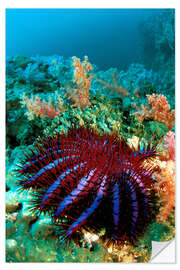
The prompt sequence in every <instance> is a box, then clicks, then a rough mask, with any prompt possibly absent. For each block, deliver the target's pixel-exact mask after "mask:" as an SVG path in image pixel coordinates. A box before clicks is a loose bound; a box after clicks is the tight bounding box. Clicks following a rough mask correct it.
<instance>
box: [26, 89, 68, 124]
mask: <svg viewBox="0 0 180 270" xmlns="http://www.w3.org/2000/svg"><path fill="white" fill-rule="evenodd" d="M57 99H58V100H57V101H58V102H57V104H58V105H57V108H55V107H54V106H53V105H52V101H51V99H50V98H49V101H48V102H46V101H44V100H41V99H40V97H39V96H38V95H37V96H33V95H32V96H31V98H28V97H27V96H26V95H25V93H24V94H23V96H22V100H21V104H22V107H27V109H28V112H27V113H26V115H27V116H28V119H29V120H32V119H34V115H35V116H36V117H38V116H40V117H41V118H45V117H46V116H47V117H49V118H51V119H53V118H54V117H55V116H59V115H60V113H61V112H62V111H64V108H63V105H62V101H61V98H60V97H59V96H58V98H57Z"/></svg>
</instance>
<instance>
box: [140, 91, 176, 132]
mask: <svg viewBox="0 0 180 270" xmlns="http://www.w3.org/2000/svg"><path fill="white" fill-rule="evenodd" d="M147 98H148V103H149V104H148V105H141V109H142V112H138V113H136V115H137V116H138V117H139V120H140V121H141V122H142V121H143V120H144V119H146V118H150V119H153V120H154V121H157V122H160V123H164V124H165V125H166V126H167V127H168V128H169V129H172V128H173V126H174V122H175V110H170V106H169V104H168V101H167V98H166V97H165V96H164V95H155V94H153V95H147ZM137 109H138V108H137Z"/></svg>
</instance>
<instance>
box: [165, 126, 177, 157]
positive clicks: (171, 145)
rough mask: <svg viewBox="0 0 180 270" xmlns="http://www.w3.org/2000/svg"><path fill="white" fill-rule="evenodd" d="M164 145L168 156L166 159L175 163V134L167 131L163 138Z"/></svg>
mask: <svg viewBox="0 0 180 270" xmlns="http://www.w3.org/2000/svg"><path fill="white" fill-rule="evenodd" d="M164 143H165V146H166V150H167V153H168V155H169V158H168V159H171V160H173V161H175V134H174V132H172V131H169V132H168V133H167V134H166V136H165V137H164Z"/></svg>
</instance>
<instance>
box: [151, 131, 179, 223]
mask: <svg viewBox="0 0 180 270" xmlns="http://www.w3.org/2000/svg"><path fill="white" fill-rule="evenodd" d="M164 146H165V154H164V153H163V155H162V156H161V155H160V156H159V159H158V160H157V164H158V166H159V172H155V173H154V176H155V177H156V180H157V183H156V192H157V193H158V194H159V197H160V200H161V204H162V206H161V207H160V212H159V214H158V216H157V222H164V221H166V219H167V217H168V214H169V213H170V212H171V210H172V209H173V208H174V207H175V134H174V133H173V132H172V131H169V132H168V133H167V134H166V136H165V137H164Z"/></svg>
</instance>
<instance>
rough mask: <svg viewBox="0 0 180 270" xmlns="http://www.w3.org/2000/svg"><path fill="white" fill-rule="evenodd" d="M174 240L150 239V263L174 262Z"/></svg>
mask: <svg viewBox="0 0 180 270" xmlns="http://www.w3.org/2000/svg"><path fill="white" fill-rule="evenodd" d="M175 262H176V259H175V240H174V239H173V240H171V241H167V242H156V241H152V255H151V260H150V263H175Z"/></svg>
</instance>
